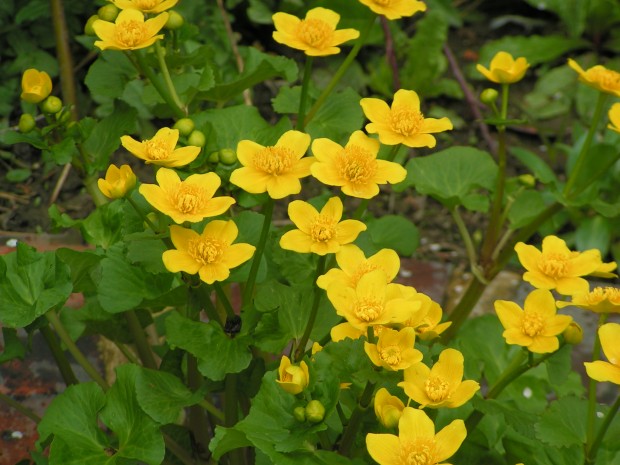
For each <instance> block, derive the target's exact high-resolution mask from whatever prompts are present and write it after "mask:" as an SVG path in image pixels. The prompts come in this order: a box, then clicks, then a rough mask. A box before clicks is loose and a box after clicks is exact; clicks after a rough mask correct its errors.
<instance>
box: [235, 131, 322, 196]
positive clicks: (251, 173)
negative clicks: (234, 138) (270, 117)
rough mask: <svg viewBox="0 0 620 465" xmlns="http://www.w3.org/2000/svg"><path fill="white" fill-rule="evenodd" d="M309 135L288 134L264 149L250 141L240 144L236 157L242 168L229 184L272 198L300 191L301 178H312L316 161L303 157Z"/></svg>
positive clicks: (236, 171)
mask: <svg viewBox="0 0 620 465" xmlns="http://www.w3.org/2000/svg"><path fill="white" fill-rule="evenodd" d="M309 145H310V136H309V135H308V134H304V133H303V132H299V131H287V132H285V133H284V134H282V137H280V139H279V140H278V142H276V145H274V146H268V147H263V146H262V145H259V144H257V143H256V142H252V141H250V140H242V141H241V142H239V144H238V145H237V158H238V159H239V162H240V163H241V164H242V165H243V167H242V168H238V169H236V170H235V171H233V173H232V175H231V176H230V182H231V183H233V184H235V185H237V186H239V187H240V188H241V189H243V190H244V191H246V192H249V193H250V194H261V193H263V192H267V193H268V194H269V197H271V198H272V199H281V198H283V197H286V196H287V195H292V194H299V192H301V183H300V182H299V179H300V178H304V177H306V176H309V175H310V165H312V163H314V158H312V157H304V154H305V153H306V150H308V146H309Z"/></svg>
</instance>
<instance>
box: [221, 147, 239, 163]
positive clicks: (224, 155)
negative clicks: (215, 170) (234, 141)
mask: <svg viewBox="0 0 620 465" xmlns="http://www.w3.org/2000/svg"><path fill="white" fill-rule="evenodd" d="M219 158H220V162H222V163H223V164H225V165H234V164H235V163H237V152H235V151H234V150H233V149H222V150H220V153H219Z"/></svg>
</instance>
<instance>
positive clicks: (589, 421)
mask: <svg viewBox="0 0 620 465" xmlns="http://www.w3.org/2000/svg"><path fill="white" fill-rule="evenodd" d="M607 316H608V313H601V314H600V315H599V317H598V328H600V327H601V326H602V325H604V324H605V321H606V320H607ZM598 328H597V331H596V332H595V334H594V344H593V347H592V361H593V362H596V361H597V360H600V358H601V338H600V337H599V336H598ZM597 384H598V382H597V381H596V380H595V379H594V378H590V382H589V384H588V416H587V418H586V441H587V442H586V444H587V445H590V444H593V441H594V429H595V422H596V385H597ZM589 449H590V448H589V447H586V450H589Z"/></svg>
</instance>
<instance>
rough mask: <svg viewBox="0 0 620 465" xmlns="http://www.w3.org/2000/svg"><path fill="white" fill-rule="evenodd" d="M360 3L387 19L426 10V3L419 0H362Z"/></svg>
mask: <svg viewBox="0 0 620 465" xmlns="http://www.w3.org/2000/svg"><path fill="white" fill-rule="evenodd" d="M360 3H361V4H363V5H366V6H367V7H368V8H370V9H371V10H372V11H373V12H375V13H377V14H378V15H383V16H385V17H386V18H387V19H399V18H403V17H407V16H413V15H414V14H416V13H417V12H418V11H426V4H425V3H424V2H420V1H419V0H360Z"/></svg>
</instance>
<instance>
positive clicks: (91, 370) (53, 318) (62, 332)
mask: <svg viewBox="0 0 620 465" xmlns="http://www.w3.org/2000/svg"><path fill="white" fill-rule="evenodd" d="M45 316H46V318H47V320H48V321H49V322H50V323H51V324H52V326H53V327H54V330H55V331H56V334H58V337H60V340H61V341H62V342H63V343H64V345H65V346H66V347H67V350H68V351H69V353H70V354H71V355H73V358H74V359H75V361H76V362H77V363H78V364H79V365H80V366H81V367H82V368H83V369H84V371H85V372H86V373H87V374H88V376H90V377H91V379H92V380H93V381H95V382H96V383H97V384H98V385H99V386H101V388H102V389H103V390H104V391H106V390H107V389H108V388H109V386H108V383H106V381H105V380H104V379H103V377H102V376H101V375H100V374H99V372H98V371H97V370H96V369H95V367H93V366H92V365H91V363H90V362H89V361H88V359H87V358H86V357H85V356H84V354H83V353H82V351H81V350H80V349H79V348H78V346H76V345H75V342H73V339H71V336H69V333H68V332H67V330H66V329H65V327H64V326H63V324H62V323H61V322H60V318H58V315H57V314H56V311H54V310H50V311H49V312H47V313H46V314H45Z"/></svg>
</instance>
